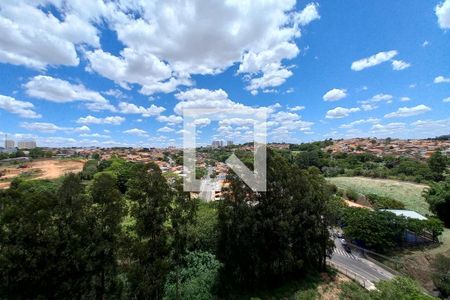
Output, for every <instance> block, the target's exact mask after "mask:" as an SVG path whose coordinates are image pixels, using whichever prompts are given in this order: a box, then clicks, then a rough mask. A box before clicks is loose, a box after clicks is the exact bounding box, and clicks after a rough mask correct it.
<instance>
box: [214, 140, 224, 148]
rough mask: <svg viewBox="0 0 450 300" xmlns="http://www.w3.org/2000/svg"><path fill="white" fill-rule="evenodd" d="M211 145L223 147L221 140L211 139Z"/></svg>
mask: <svg viewBox="0 0 450 300" xmlns="http://www.w3.org/2000/svg"><path fill="white" fill-rule="evenodd" d="M212 146H213V148H218V147H223V141H213V142H212Z"/></svg>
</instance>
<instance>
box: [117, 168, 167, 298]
mask: <svg viewBox="0 0 450 300" xmlns="http://www.w3.org/2000/svg"><path fill="white" fill-rule="evenodd" d="M126 196H127V198H128V199H130V200H131V201H132V202H133V207H132V210H131V216H132V217H133V218H134V219H135V220H136V225H135V233H136V237H130V241H129V243H130V244H131V245H132V247H131V253H130V255H129V256H130V258H131V263H130V265H129V266H128V278H129V281H130V288H131V293H132V294H133V297H135V298H138V299H161V298H162V295H163V287H164V283H165V279H166V275H167V273H168V271H169V267H170V260H169V254H170V253H169V241H168V238H169V230H168V228H167V226H166V224H165V223H166V221H167V220H168V219H169V213H170V204H171V202H172V201H171V200H172V199H171V196H172V195H171V191H170V188H169V186H168V185H167V182H166V180H165V179H164V177H163V176H162V174H161V170H160V169H159V167H158V166H157V165H156V164H153V163H152V164H149V165H139V164H138V165H136V168H135V170H134V172H133V173H132V174H131V177H130V179H129V180H128V183H127V194H126Z"/></svg>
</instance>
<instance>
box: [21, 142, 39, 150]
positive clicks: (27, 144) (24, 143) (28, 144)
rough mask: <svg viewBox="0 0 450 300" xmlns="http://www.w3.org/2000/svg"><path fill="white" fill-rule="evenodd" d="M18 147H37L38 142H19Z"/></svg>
mask: <svg viewBox="0 0 450 300" xmlns="http://www.w3.org/2000/svg"><path fill="white" fill-rule="evenodd" d="M17 148H19V149H34V148H36V142H35V141H23V142H18V143H17Z"/></svg>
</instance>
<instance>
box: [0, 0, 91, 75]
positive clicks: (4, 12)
mask: <svg viewBox="0 0 450 300" xmlns="http://www.w3.org/2000/svg"><path fill="white" fill-rule="evenodd" d="M57 2H58V1H54V3H55V4H57ZM42 4H44V3H42V1H26V2H25V1H1V2H0V62H4V63H10V64H14V65H24V66H27V67H30V68H36V69H44V68H46V67H47V66H48V65H68V66H76V65H78V63H79V58H78V56H77V51H76V46H77V45H83V44H87V45H91V46H94V47H97V46H99V38H98V35H97V30H96V28H95V27H94V26H93V25H91V24H90V23H89V22H86V21H85V20H83V19H82V18H80V17H79V16H78V15H76V14H73V13H72V12H66V11H63V10H61V7H60V6H58V5H56V6H55V8H56V9H57V10H58V11H59V13H60V14H59V16H58V18H57V17H55V16H54V15H53V14H52V12H50V11H46V12H44V11H42V10H41V9H39V8H38V6H40V5H42ZM60 19H61V20H60Z"/></svg>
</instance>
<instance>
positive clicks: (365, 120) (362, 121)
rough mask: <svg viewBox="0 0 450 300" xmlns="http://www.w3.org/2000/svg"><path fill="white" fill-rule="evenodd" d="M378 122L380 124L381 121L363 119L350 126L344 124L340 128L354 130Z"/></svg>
mask: <svg viewBox="0 0 450 300" xmlns="http://www.w3.org/2000/svg"><path fill="white" fill-rule="evenodd" d="M378 122H380V119H376V118H369V119H361V120H357V121H353V122H351V123H349V124H343V125H341V126H340V128H346V129H349V128H353V127H355V126H358V125H362V124H376V123H378Z"/></svg>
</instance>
